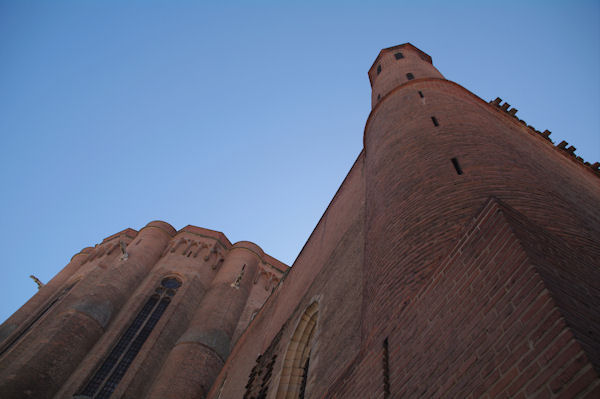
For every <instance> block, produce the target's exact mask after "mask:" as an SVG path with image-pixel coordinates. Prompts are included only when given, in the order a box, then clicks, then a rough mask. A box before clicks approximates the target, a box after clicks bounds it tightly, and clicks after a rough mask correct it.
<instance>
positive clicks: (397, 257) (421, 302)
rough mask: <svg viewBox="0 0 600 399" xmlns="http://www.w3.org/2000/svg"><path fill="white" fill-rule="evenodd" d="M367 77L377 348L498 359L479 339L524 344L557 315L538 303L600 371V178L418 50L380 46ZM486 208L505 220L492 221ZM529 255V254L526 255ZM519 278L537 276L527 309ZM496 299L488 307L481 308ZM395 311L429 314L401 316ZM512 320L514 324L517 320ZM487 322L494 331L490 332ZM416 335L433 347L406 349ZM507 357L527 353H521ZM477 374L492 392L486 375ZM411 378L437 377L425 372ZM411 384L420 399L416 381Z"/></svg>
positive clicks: (370, 264) (368, 327) (370, 284)
mask: <svg viewBox="0 0 600 399" xmlns="http://www.w3.org/2000/svg"><path fill="white" fill-rule="evenodd" d="M369 78H370V81H371V85H372V88H373V95H372V102H373V110H372V112H371V115H370V116H369V119H368V121H367V124H366V128H365V134H364V147H365V170H366V178H365V184H366V213H367V215H366V225H365V231H366V243H365V270H368V271H369V273H370V276H371V278H369V279H366V280H365V283H364V295H365V296H364V307H363V335H364V337H368V339H369V340H372V342H373V343H372V344H367V345H368V346H370V345H374V346H373V348H378V349H379V348H380V347H381V342H382V341H383V340H384V339H385V338H386V337H388V336H389V335H390V334H393V331H397V334H398V335H397V337H396V339H394V340H391V339H390V340H389V342H390V345H391V344H392V343H395V344H397V345H405V348H404V350H403V352H402V356H403V358H404V359H405V360H404V361H405V362H406V363H405V364H406V366H407V367H408V366H409V364H408V362H409V360H407V359H411V358H414V356H418V351H419V350H422V347H421V346H420V345H422V344H423V342H424V343H425V344H426V346H430V347H431V348H436V349H437V350H438V354H437V355H435V356H434V355H431V356H432V357H431V358H429V361H430V362H436V361H439V362H441V363H442V364H443V363H444V362H446V367H447V368H448V367H449V368H450V369H452V362H451V361H450V360H449V359H451V358H452V356H453V354H454V355H456V356H457V355H458V353H468V354H470V355H472V354H473V350H476V355H475V357H477V356H479V359H480V358H481V357H482V356H483V355H484V354H487V355H488V356H489V351H487V350H484V348H483V346H482V347H481V348H479V349H477V348H473V346H472V345H476V344H474V343H473V341H474V340H475V339H486V340H487V339H489V340H490V341H491V340H492V338H491V337H492V336H493V335H494V334H498V336H497V338H498V339H500V337H504V338H505V339H507V340H509V339H511V340H512V339H514V340H515V341H514V345H516V342H519V343H520V344H523V345H525V344H526V343H527V342H528V341H527V338H525V337H529V336H530V334H531V333H532V332H533V329H534V327H535V323H536V322H538V323H541V322H542V321H543V320H544V317H545V316H546V314H543V311H542V312H540V313H532V314H527V313H526V311H527V309H528V306H533V305H532V303H534V302H535V299H536V298H538V300H539V301H541V302H540V303H544V304H547V306H548V308H550V307H555V308H557V309H560V313H561V314H562V316H563V317H564V318H565V320H566V323H565V325H564V326H563V327H562V330H561V329H557V331H556V332H555V334H556V336H553V338H556V337H559V336H561V334H562V333H563V331H567V330H568V328H567V325H569V326H570V330H569V334H571V333H572V334H573V335H574V336H575V337H577V342H578V343H579V344H580V345H581V346H582V347H584V348H585V349H586V351H587V356H588V357H589V359H590V360H591V361H592V363H594V364H595V365H596V367H598V366H599V365H600V341H599V340H600V338H599V337H600V335H598V333H599V332H600V331H598V328H599V327H600V326H599V324H598V323H597V322H595V323H589V321H590V320H596V321H597V320H598V319H599V316H600V310H599V309H600V308H599V307H598V304H599V303H598V296H596V295H597V293H598V286H597V284H598V282H599V281H600V279H599V278H598V277H599V269H598V259H600V184H598V183H599V180H598V172H597V170H596V171H594V170H593V169H592V168H591V167H590V166H588V165H585V164H584V163H583V162H581V161H579V160H577V159H576V158H575V157H574V156H572V155H570V154H568V153H565V152H564V151H562V150H561V149H560V148H557V147H554V146H553V145H552V143H551V142H550V141H549V139H548V137H547V134H546V135H544V134H540V133H539V132H537V131H535V130H534V129H532V128H531V127H528V126H527V125H526V124H525V123H524V122H522V121H520V120H519V119H517V118H516V117H515V116H514V114H515V112H516V110H508V109H507V106H504V107H501V108H500V107H497V106H495V104H489V103H486V102H484V101H482V100H481V99H480V98H479V97H477V96H475V95H474V94H472V93H471V92H469V91H468V90H466V89H464V88H463V87H461V86H460V85H458V84H456V83H453V82H451V81H448V80H446V79H444V77H443V76H442V75H441V74H440V73H439V72H438V71H437V70H436V69H435V68H434V67H433V66H432V64H431V58H430V57H429V56H428V55H426V54H424V53H423V52H422V51H420V50H418V49H416V48H415V47H414V46H412V45H410V44H404V45H400V46H396V47H391V48H388V49H384V50H382V51H381V52H380V54H379V56H378V57H377V59H376V60H375V63H374V64H373V66H372V67H371V69H370V70H369ZM485 212H490V213H491V214H494V215H496V214H498V215H497V216H496V217H498V218H500V219H502V221H496V222H495V223H497V224H496V225H490V223H491V222H490V221H489V220H488V219H486V217H489V216H486V214H485ZM500 215H502V216H500ZM500 219H499V220H500ZM501 224H503V225H505V228H506V230H507V231H511V232H512V235H513V236H512V238H507V237H509V236H510V234H509V233H508V232H506V233H505V234H507V236H506V237H502V236H499V234H503V233H504V230H502V229H501V228H500V227H499V226H500V225H501ZM469 226H471V228H472V231H469V230H468V229H469ZM511 239H514V241H515V242H514V243H513V244H512V246H511V245H509V244H507V242H508V241H510V240H511ZM502 240H505V241H502ZM507 240H508V241H507ZM557 243H561V244H560V248H561V249H560V250H559V249H558V246H559V244H557ZM461 245H462V247H461ZM517 253H519V255H517ZM574 254H578V255H579V256H574ZM485 255H489V257H486V256H485ZM460 256H466V257H467V258H465V259H463V260H462V262H465V263H466V266H465V265H463V267H459V265H457V264H454V263H453V262H455V261H456V259H457V258H459V257H460ZM520 256H523V257H524V258H525V259H526V260H522V259H518V260H517V258H519V257H520ZM506 257H509V258H508V259H507V258H506ZM468 262H470V263H468ZM479 262H483V263H481V264H479ZM519 262H524V263H523V264H520V263H519ZM473 265H475V266H473ZM525 265H527V266H525ZM467 266H468V267H467ZM519 276H527V277H528V278H531V279H532V280H531V281H535V282H536V283H531V286H529V288H528V289H529V290H530V293H535V295H533V294H532V298H529V299H528V301H529V302H526V303H522V302H520V295H523V292H522V290H523V289H524V285H525V284H526V281H527V280H525V281H523V280H519V279H518V277H519ZM588 278H589V280H588ZM438 280H440V281H445V282H446V285H444V287H445V291H443V292H442V291H439V290H437V291H436V290H435V287H436V284H435V282H436V281H438ZM492 280H494V281H495V282H494V283H490V281H492ZM486 281H487V282H486ZM498 281H500V282H498ZM465 282H467V283H468V284H467V285H463V284H465ZM592 282H593V283H592ZM441 284H442V283H440V284H439V285H437V287H440V286H441ZM475 286H477V287H478V288H477V289H475V288H474V287H475ZM533 287H535V288H533ZM455 290H456V291H457V292H454V291H455ZM461 290H462V291H461ZM583 292H587V295H584V294H583ZM546 294H548V295H547V297H546ZM495 295H497V296H495ZM491 298H493V299H491ZM539 298H542V299H539ZM493 300H498V302H496V303H495V304H491V301H493ZM485 303H487V304H489V305H490V306H489V307H486V308H482V307H481V305H482V304H485ZM394 304H396V306H400V308H403V307H407V306H411V307H413V308H415V309H419V308H420V311H419V312H416V311H415V312H416V313H413V312H410V311H399V309H398V308H397V307H396V309H395V310H393V309H394ZM426 304H427V305H426ZM518 304H519V305H518ZM550 304H552V305H550ZM430 306H431V307H430ZM540 306H541V305H540ZM391 309H392V310H391ZM426 309H427V310H428V311H431V313H428V311H426ZM434 310H437V312H438V313H436V312H434ZM478 312H481V313H478ZM450 314H454V315H460V317H458V319H459V320H460V323H461V325H453V324H452V323H453V322H455V321H456V318H453V317H450ZM508 314H513V316H514V318H515V319H514V320H511V319H509V320H506V317H507V315H508ZM425 315H427V316H425ZM484 318H488V323H489V326H486V328H487V329H488V330H489V336H487V335H486V334H487V333H482V332H481V330H480V329H479V327H480V326H481V323H482V320H484ZM441 320H443V321H444V322H443V323H441V322H440V321H441ZM533 320H535V322H533ZM586 320H587V321H586ZM436 321H437V324H436ZM444 323H446V325H445V326H444ZM530 323H531V324H530ZM409 326H410V327H409ZM444 328H447V329H448V330H447V331H446V332H444ZM411 329H412V330H411ZM415 329H416V332H415ZM436 329H440V330H441V331H439V330H436ZM497 330H499V331H497ZM459 332H460V334H459ZM503 333H506V334H508V335H510V338H508V337H507V336H504V335H502V334H503ZM411 334H417V335H423V334H424V335H425V336H427V334H429V339H424V340H423V341H421V342H420V344H417V345H414V346H410V345H408V344H407V343H402V344H400V343H398V340H399V339H402V340H409V337H410V336H411ZM435 334H440V335H441V336H436V335H435ZM481 334H483V335H481ZM519 336H521V339H520V340H519V338H517V337H519ZM414 338H415V337H414V335H413V341H412V342H414V343H416V342H419V341H420V339H414ZM571 339H573V340H574V338H572V336H571ZM407 342H410V340H409V341H407ZM449 342H452V344H449ZM573 342H575V340H574V341H573ZM534 343H535V340H531V342H530V344H531V345H534ZM436 345H437V346H436ZM502 349H506V350H507V353H509V354H510V355H513V356H517V355H516V354H515V352H514V351H516V350H517V349H516V348H514V347H510V348H509V347H507V348H499V350H502ZM399 355H400V354H399ZM444 356H447V358H445V359H444ZM519 356H520V355H519ZM467 357H468V356H467ZM425 359H427V357H424V358H423V360H424V361H427V360H425ZM463 360H464V361H465V362H467V361H468V359H461V360H460V361H463ZM471 361H475V360H473V359H471ZM457 363H458V362H457ZM461 366H462V365H457V366H456V367H457V370H456V372H458V369H460V368H461ZM397 367H398V366H397ZM399 367H402V366H399ZM442 368H443V367H441V368H440V370H438V372H440V373H441V372H442V371H443V370H441V369H442ZM432 370H435V368H433V369H432ZM520 371H522V370H519V371H518V372H520ZM415 374H418V372H417V371H416V370H415ZM420 378H421V379H420ZM471 378H472V379H474V381H477V383H479V384H480V385H482V386H483V385H484V382H483V381H482V379H483V377H481V376H472V377H471ZM479 379H481V380H479ZM412 381H413V383H414V384H418V383H421V384H426V383H427V384H431V383H433V380H432V378H431V377H430V378H429V380H428V379H426V378H425V376H421V377H418V376H415V377H414V378H413V380H412ZM473 383H475V382H473ZM396 384H398V383H396ZM406 389H407V391H406V392H411V391H410V389H412V388H411V387H410V384H409V386H408V387H407V388H406ZM415 389H416V388H415ZM415 392H416V391H415ZM456 395H458V393H456ZM458 396H460V395H458Z"/></svg>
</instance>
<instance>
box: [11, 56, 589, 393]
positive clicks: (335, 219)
mask: <svg viewBox="0 0 600 399" xmlns="http://www.w3.org/2000/svg"><path fill="white" fill-rule="evenodd" d="M368 75H369V79H370V82H371V85H372V88H373V93H372V106H373V109H372V112H371V114H370V116H369V119H368V120H367V123H366V127H365V134H364V149H363V151H362V152H361V153H360V154H359V156H358V158H357V160H356V162H355V164H354V165H353V167H352V168H351V170H350V171H349V173H348V175H347V177H346V179H345V180H344V182H343V183H342V184H341V186H340V188H339V190H338V192H337V193H336V195H335V196H334V198H333V199H332V201H331V203H330V205H329V207H328V208H327V210H326V211H325V213H324V214H323V216H322V218H321V220H320V221H319V223H318V224H317V226H316V227H315V229H314V231H313V233H312V234H311V236H310V238H309V240H308V241H307V242H306V244H305V245H304V248H303V249H302V251H301V252H300V254H299V255H298V258H297V259H296V261H295V262H294V265H293V267H292V268H287V266H285V265H283V264H281V262H279V261H277V260H276V259H273V258H272V257H270V256H269V255H267V254H265V253H263V251H262V250H261V249H260V248H259V247H258V246H256V244H253V243H250V242H240V243H236V244H232V243H230V242H229V240H228V239H227V237H226V236H225V235H223V234H222V233H219V232H215V231H211V230H207V229H202V228H199V227H194V226H187V227H185V228H183V229H181V230H180V231H175V230H174V229H173V228H172V227H171V226H169V225H168V224H167V223H164V222H151V223H150V224H148V226H146V227H145V228H143V229H142V230H140V231H139V232H137V231H135V230H131V229H126V230H124V231H122V232H120V233H117V234H114V235H112V236H110V237H108V238H107V239H105V240H104V241H103V242H102V243H100V244H99V245H97V246H95V247H93V248H86V249H84V250H82V252H81V253H79V254H77V255H75V256H74V257H73V259H72V260H71V262H70V263H69V264H68V265H67V266H66V267H65V268H64V269H63V270H62V271H61V272H60V273H59V274H58V275H57V276H56V277H55V278H54V279H53V280H52V281H50V282H49V283H48V284H47V285H46V286H44V287H42V288H41V289H40V291H39V292H38V294H37V295H35V296H34V297H33V298H32V299H31V300H30V301H29V302H27V303H26V304H25V305H24V306H23V307H22V308H21V309H20V310H19V311H17V312H16V313H15V314H14V315H13V316H11V318H9V319H8V320H7V321H6V322H5V323H4V324H3V325H2V326H1V327H0V339H1V340H2V341H0V392H1V393H2V397H3V398H27V397H29V398H40V397H48V398H51V397H55V398H69V397H90V396H89V395H92V396H93V397H108V396H102V395H103V394H101V393H99V392H101V391H100V390H98V391H94V393H91V394H87V393H86V395H87V396H82V395H81V394H82V393H83V392H84V390H85V389H84V388H85V387H87V384H88V382H89V381H90V380H91V379H92V377H93V376H94V375H96V373H97V371H98V370H100V369H101V366H102V365H103V364H105V361H107V359H108V358H109V353H112V352H111V351H113V350H114V348H116V347H117V342H121V341H120V339H122V337H124V336H125V332H126V331H130V329H131V328H133V327H131V326H132V325H133V324H132V322H133V320H134V319H135V318H136V315H138V314H142V313H141V309H143V308H144V306H145V304H146V303H148V301H149V298H152V295H159V294H160V295H162V297H161V298H164V295H166V294H165V291H164V289H165V287H162V286H161V284H163V281H164V279H165V278H169V279H174V280H176V281H178V282H179V283H180V284H181V286H180V287H179V288H178V289H177V291H176V292H173V293H171V294H170V295H171V299H170V302H169V304H168V306H167V307H166V308H165V310H164V313H162V316H160V318H158V319H156V320H155V321H156V323H155V325H154V327H153V329H151V331H149V333H148V334H147V337H145V338H144V341H143V344H142V345H141V347H140V348H139V350H138V351H137V352H136V355H135V357H133V358H130V360H131V362H130V364H128V366H127V368H126V369H125V371H124V372H123V373H122V375H121V377H120V379H119V380H118V383H116V384H115V386H114V387H113V388H114V389H112V393H111V394H110V395H109V396H110V397H111V398H141V397H152V398H164V397H177V398H204V397H208V398H214V399H217V398H221V399H224V398H247V399H249V398H257V399H258V398H299V397H304V398H340V399H341V398H344V399H345V398H400V397H464V398H480V397H488V398H495V397H515V398H525V397H538V398H544V397H548V398H554V397H560V398H571V397H582V398H597V397H600V378H599V372H600V310H599V309H600V292H599V291H600V270H599V269H598V267H599V264H598V259H600V184H599V183H600V179H599V177H600V172H598V163H593V164H591V163H589V162H585V161H583V160H581V159H580V158H578V157H577V156H576V155H575V154H574V150H575V149H574V147H572V146H571V147H568V148H567V145H566V144H565V143H561V144H559V145H558V146H554V145H553V143H552V142H551V141H550V140H549V137H548V136H549V132H547V131H546V132H544V133H540V132H538V131H537V130H535V129H533V128H532V127H530V126H527V125H526V123H524V122H523V121H522V120H520V119H518V118H516V117H515V113H516V110H515V109H514V108H513V109H509V108H510V107H509V106H508V105H507V104H504V105H500V103H501V100H500V99H497V100H495V101H491V102H489V103H488V102H486V101H483V100H482V99H480V98H479V97H477V96H476V95H474V94H473V93H470V92H469V91H468V90H466V89H464V88H463V87H461V86H460V85H458V84H456V83H453V82H450V81H448V80H446V79H445V78H444V77H443V75H442V74H441V73H440V72H439V71H438V70H437V69H436V68H435V67H434V66H433V64H432V60H431V57H429V55H427V54H425V53H424V52H422V51H421V50H419V49H417V48H416V47H414V46H412V45H410V44H404V45H400V46H395V47H392V48H388V49H384V50H382V51H381V52H380V54H379V55H378V57H377V58H376V59H375V62H374V63H373V66H372V67H371V68H370V70H369V72H368ZM155 290H157V291H155ZM157 298H158V296H157ZM140 317H141V316H140ZM144 320H145V319H144ZM148 320H149V319H148ZM144 323H146V322H145V321H144ZM144 323H142V324H144ZM147 325H148V324H144V326H147ZM140 328H141V327H140ZM142 330H143V329H142ZM136 331H138V330H136ZM139 331H141V330H139ZM139 331H138V332H136V333H135V335H133V338H135V339H138V338H139V337H141V336H142V333H140V332H139ZM136 337H137V338H136ZM133 338H132V339H133ZM132 342H135V340H133V341H132ZM127 345H128V346H127V348H132V347H133V344H127ZM127 348H126V349H127ZM119 356H120V357H118V358H117V359H116V362H115V365H113V366H111V367H113V368H111V369H110V373H113V372H116V370H117V369H118V368H119V367H120V366H118V365H117V364H119V365H121V364H122V362H123V361H124V359H125V358H126V356H125V355H119ZM119 362H121V363H119ZM107 364H109V363H107ZM102 367H104V366H102ZM107 367H108V366H107ZM110 373H109V374H110ZM105 381H106V380H102V382H101V384H106V386H108V383H106V382H105ZM102 386H104V385H102ZM90 390H92V389H91V388H90ZM86 392H87V391H86ZM77 395H79V396H77Z"/></svg>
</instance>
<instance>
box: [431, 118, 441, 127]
mask: <svg viewBox="0 0 600 399" xmlns="http://www.w3.org/2000/svg"><path fill="white" fill-rule="evenodd" d="M431 121H432V122H433V126H439V125H440V123H439V122H438V120H437V118H436V117H435V116H432V117H431Z"/></svg>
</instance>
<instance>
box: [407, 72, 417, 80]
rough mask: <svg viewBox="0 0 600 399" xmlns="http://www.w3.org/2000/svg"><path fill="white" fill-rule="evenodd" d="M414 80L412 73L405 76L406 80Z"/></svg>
mask: <svg viewBox="0 0 600 399" xmlns="http://www.w3.org/2000/svg"><path fill="white" fill-rule="evenodd" d="M414 78H415V75H413V74H412V73H410V72H409V73H407V74H406V79H408V80H413V79H414Z"/></svg>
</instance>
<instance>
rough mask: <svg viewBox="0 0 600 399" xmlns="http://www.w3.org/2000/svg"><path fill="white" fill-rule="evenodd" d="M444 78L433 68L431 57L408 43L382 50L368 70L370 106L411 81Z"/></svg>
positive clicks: (373, 105)
mask: <svg viewBox="0 0 600 399" xmlns="http://www.w3.org/2000/svg"><path fill="white" fill-rule="evenodd" d="M423 78H438V79H444V76H443V75H442V74H441V73H440V72H439V71H438V70H437V69H436V68H435V67H434V66H433V63H432V61H431V57H430V56H429V55H428V54H427V53H425V52H423V51H421V50H419V49H418V48H416V47H415V46H413V45H412V44H410V43H404V44H400V45H398V46H393V47H388V48H384V49H383V50H381V51H380V52H379V54H378V55H377V58H375V62H373V65H371V68H369V82H370V83H371V89H372V94H371V106H372V107H373V108H374V107H375V105H376V104H377V103H378V102H379V101H380V100H381V99H382V98H383V97H384V96H386V95H387V94H388V93H390V92H391V91H392V90H394V89H395V88H396V87H398V86H400V85H402V84H404V83H406V82H408V81H410V80H413V79H423Z"/></svg>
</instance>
